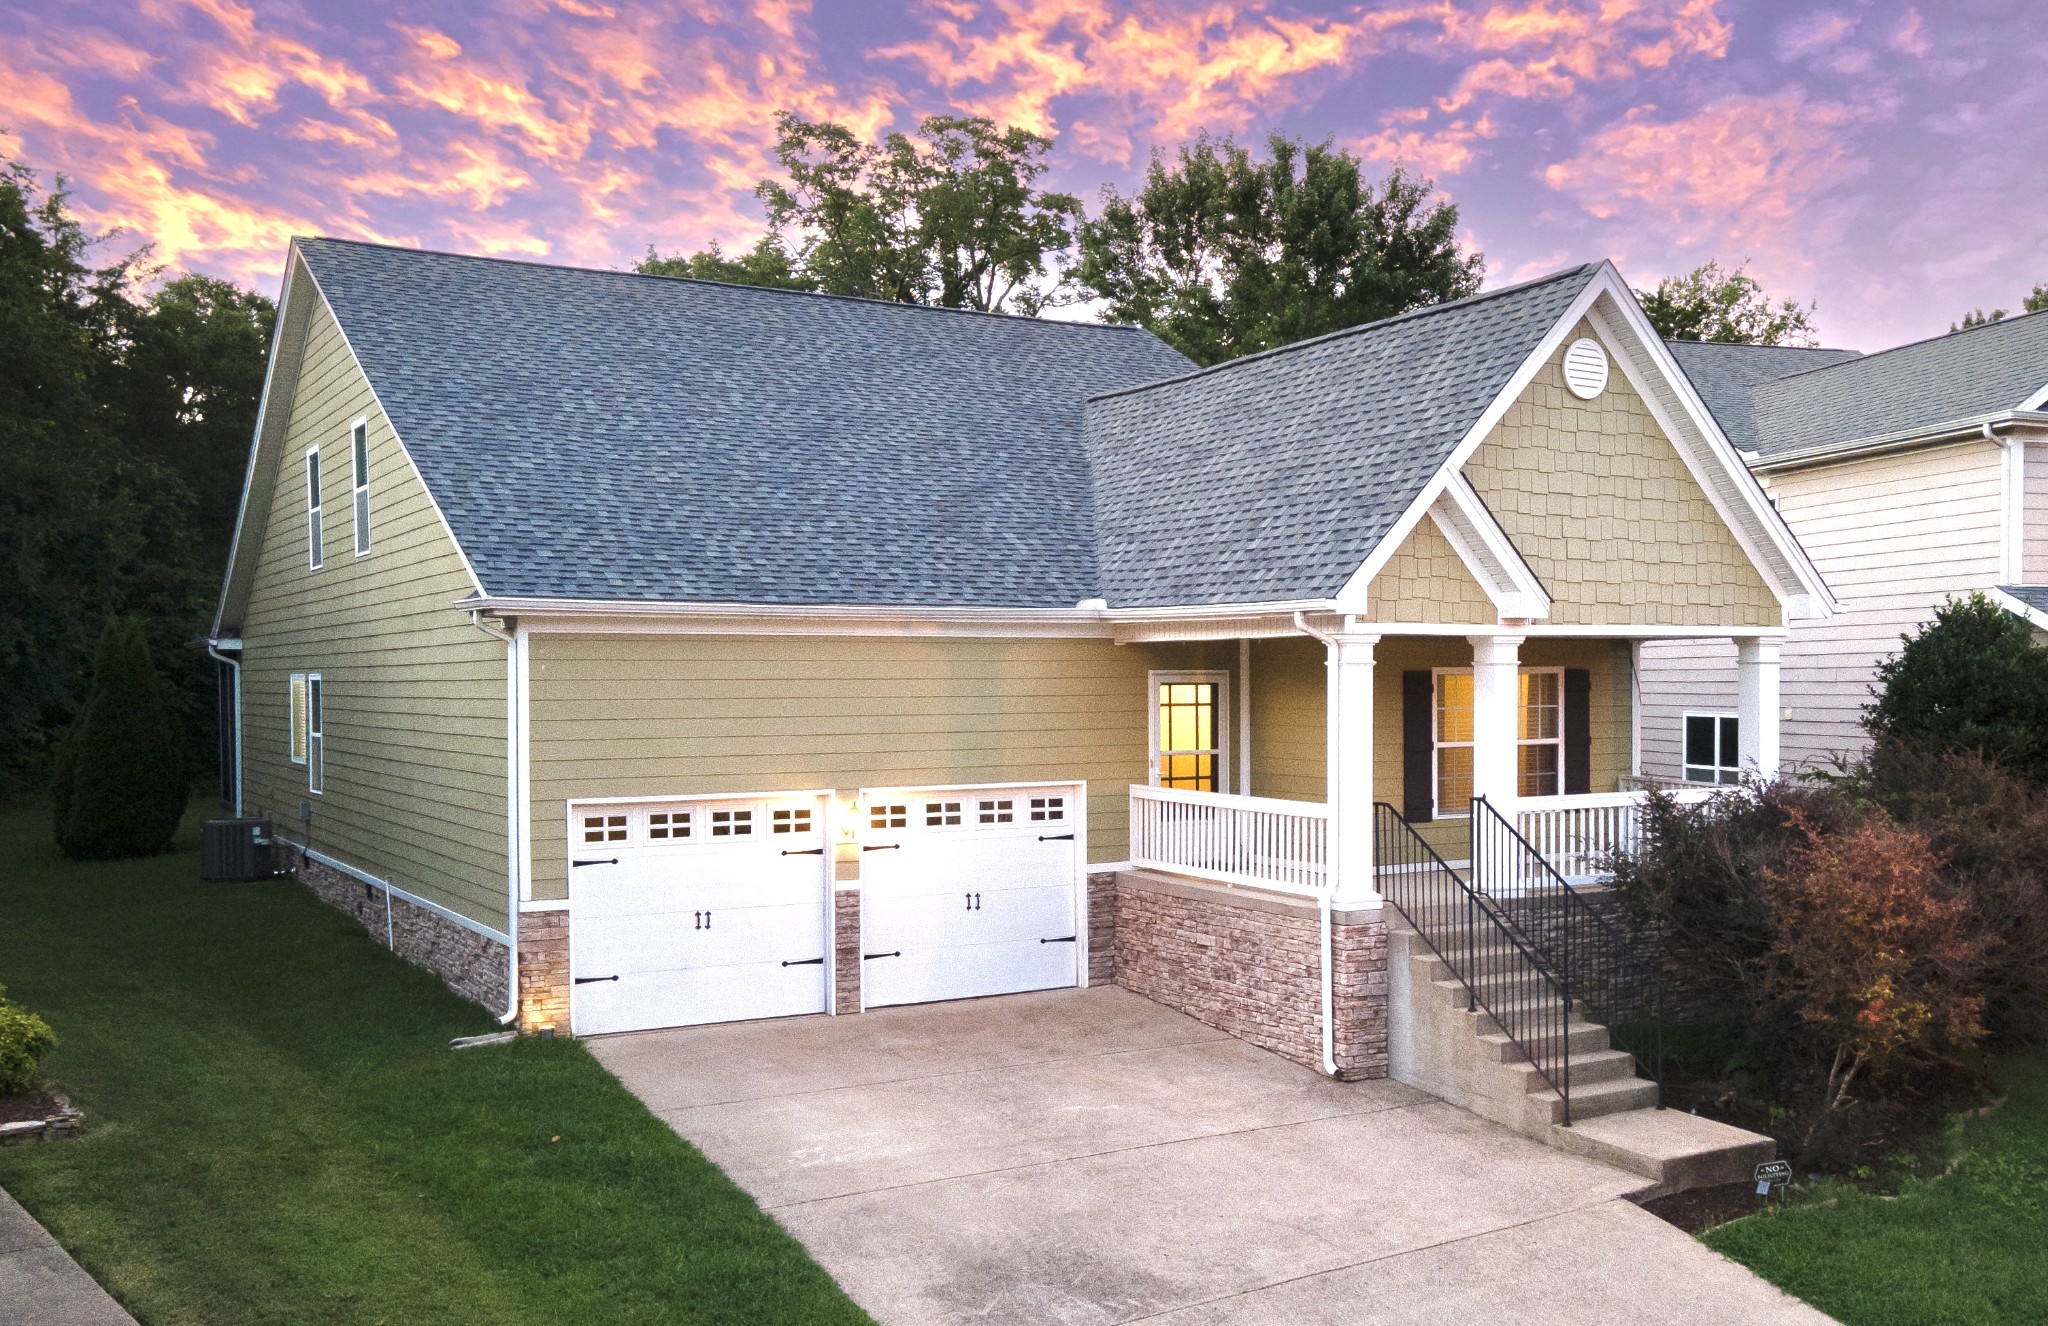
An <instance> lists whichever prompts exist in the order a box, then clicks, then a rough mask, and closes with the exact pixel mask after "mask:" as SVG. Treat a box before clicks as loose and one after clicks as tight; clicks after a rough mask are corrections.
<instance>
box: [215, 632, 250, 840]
mask: <svg viewBox="0 0 2048 1326" xmlns="http://www.w3.org/2000/svg"><path fill="white" fill-rule="evenodd" d="M206 653H207V656H208V657H210V658H212V659H213V660H214V661H215V662H217V663H225V664H227V665H228V666H229V667H230V668H233V669H234V673H235V818H236V819H240V818H242V660H241V659H239V658H229V657H228V656H227V655H226V654H223V653H221V652H220V650H218V649H216V648H214V645H213V641H212V640H210V639H209V640H208V641H207V642H206Z"/></svg>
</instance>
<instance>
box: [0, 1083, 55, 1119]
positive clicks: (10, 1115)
mask: <svg viewBox="0 0 2048 1326" xmlns="http://www.w3.org/2000/svg"><path fill="white" fill-rule="evenodd" d="M64 1108H65V1106H64V1102H63V1101H61V1100H59V1099H58V1098H57V1097H56V1096H55V1095H53V1094H52V1093H51V1092H50V1091H49V1090H48V1089H47V1088H44V1087H40V1086H35V1087H30V1088H29V1089H28V1090H27V1091H18V1092H16V1093H15V1094H14V1095H12V1096H0V1123H26V1122H28V1121H30V1120H34V1121H35V1122H37V1123H41V1122H42V1121H43V1120H44V1119H47V1118H50V1117H51V1116H52V1115H57V1114H62V1113H63V1112H64Z"/></svg>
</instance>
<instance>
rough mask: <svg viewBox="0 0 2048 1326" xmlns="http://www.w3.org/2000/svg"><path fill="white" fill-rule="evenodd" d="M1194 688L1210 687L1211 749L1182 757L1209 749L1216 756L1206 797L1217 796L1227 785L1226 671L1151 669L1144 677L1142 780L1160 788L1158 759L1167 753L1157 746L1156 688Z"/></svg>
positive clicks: (1228, 710)
mask: <svg viewBox="0 0 2048 1326" xmlns="http://www.w3.org/2000/svg"><path fill="white" fill-rule="evenodd" d="M1177 685H1196V686H1214V687H1215V688H1216V702H1215V704H1214V705H1212V706H1211V708H1210V715H1209V734H1210V735H1211V736H1212V737H1214V738H1216V744H1215V746H1213V747H1191V748H1189V749H1188V750H1187V751H1185V752H1178V753H1183V754H1192V755H1200V754H1202V753H1203V752H1204V751H1209V750H1213V751H1214V753H1215V756H1216V769H1215V774H1214V781H1215V786H1214V787H1212V788H1210V789H1209V793H1208V794H1209V795H1215V794H1216V793H1220V792H1222V791H1223V789H1225V788H1227V787H1229V786H1230V770H1231V761H1230V747H1231V742H1230V739H1229V738H1230V715H1231V713H1232V712H1233V711H1232V709H1231V707H1230V671H1229V669H1227V668H1154V669H1152V670H1151V671H1149V672H1147V673H1146V674H1145V705H1146V708H1145V715H1146V716H1145V734H1146V743H1147V747H1148V749H1147V750H1146V752H1145V780H1146V782H1147V784H1148V785H1150V786H1152V787H1160V786H1162V785H1161V783H1160V781H1159V757H1160V756H1162V755H1166V754H1171V753H1175V752H1169V751H1167V750H1165V749H1164V748H1163V747H1161V746H1160V744H1159V742H1160V739H1161V734H1160V731H1159V688H1160V687H1161V686H1177ZM1171 790H1174V791H1182V792H1186V791H1194V790H1196V789H1193V788H1175V789H1171Z"/></svg>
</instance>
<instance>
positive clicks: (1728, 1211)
mask: <svg viewBox="0 0 2048 1326" xmlns="http://www.w3.org/2000/svg"><path fill="white" fill-rule="evenodd" d="M1766 1204H1767V1203H1766V1202H1765V1201H1764V1199H1763V1198H1761V1197H1759V1196H1757V1195H1756V1185H1755V1184H1754V1183H1724V1184H1722V1185H1720V1186H1719V1187H1716V1188H1693V1189H1690V1190H1688V1191H1686V1192H1675V1193H1672V1194H1671V1195H1670V1196H1669V1197H1652V1198H1651V1199H1650V1200H1649V1201H1647V1202H1643V1203H1640V1205H1641V1206H1642V1208H1643V1209H1644V1210H1645V1211H1648V1212H1649V1213H1650V1214H1651V1215H1653V1216H1656V1217H1657V1218H1658V1219H1659V1220H1662V1221H1665V1222H1667V1223H1669V1224H1673V1225H1676V1226H1678V1227H1679V1228H1680V1229H1682V1230H1684V1231H1685V1232H1686V1233H1688V1234H1697V1233H1699V1232H1700V1231H1702V1230H1707V1229H1712V1228H1713V1227H1714V1226H1716V1225H1725V1224H1727V1223H1728V1222H1729V1221H1731V1220H1740V1219H1741V1218H1742V1217H1743V1216H1746V1215H1755V1214H1756V1213H1757V1212H1758V1211H1761V1210H1763V1209H1764V1207H1765V1205H1766Z"/></svg>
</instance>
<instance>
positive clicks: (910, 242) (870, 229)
mask: <svg viewBox="0 0 2048 1326" xmlns="http://www.w3.org/2000/svg"><path fill="white" fill-rule="evenodd" d="M1051 148H1052V140H1050V139H1048V138H1043V137H1041V136H1039V135H1037V134H1034V133H1030V132H1027V131H1026V130H1023V129H1018V128H1014V127H1013V128H1007V129H998V128H997V127H996V125H995V124H994V122H993V121H990V120H987V119H982V118H980V117H974V116H969V117H956V116H945V115H934V116H930V117H928V118H927V119H926V120H925V121H924V122H923V123H922V124H921V125H920V126H919V127H918V131H917V134H916V136H915V137H914V138H913V137H912V136H910V135H908V134H900V133H897V134H890V135H889V136H888V137H887V138H886V139H884V140H883V141H882V142H881V143H880V144H873V143H867V142H864V141H862V140H861V139H860V138H859V137H857V136H856V135H855V134H854V133H853V132H852V131H851V130H849V129H847V128H846V127H845V126H843V125H838V124H831V123H820V122H812V121H809V120H805V119H804V118H802V117H801V116H798V115H795V114H792V113H790V112H787V111H785V112H783V113H782V114H781V115H780V116H778V117H777V119H776V145H775V156H776V159H777V160H778V161H779V162H780V163H781V165H782V169H783V178H781V179H771V180H763V181H762V182H761V186H760V188H759V190H758V191H757V192H758V193H759V195H760V198H761V201H762V202H763V203H764V204H765V205H766V206H767V209H768V223H769V226H770V235H769V239H768V240H767V241H764V244H772V246H773V247H771V248H769V249H767V250H766V256H765V257H764V258H762V259H761V260H760V261H758V262H756V263H755V264H754V265H753V266H752V267H751V268H749V270H751V271H757V272H758V271H767V272H770V273H774V272H775V271H776V268H775V265H774V254H775V253H776V252H783V253H786V254H787V255H788V257H789V263H790V271H791V274H792V277H793V278H794V280H793V282H792V283H794V281H801V282H802V283H804V284H807V285H808V286H810V287H811V288H815V289H818V290H823V291H826V292H828V293H830V294H836V295H861V296H865V297H868V298H871V299H888V300H895V301H897V302H899V303H904V304H931V305H937V306H939V307H941V308H968V309H980V310H982V311H984V312H999V311H1014V312H1019V313H1029V314H1036V313H1039V312H1041V311H1043V310H1044V309H1045V308H1046V307H1047V306H1049V305H1051V304H1053V303H1056V302H1058V301H1059V299H1060V298H1061V295H1062V275H1061V271H1060V262H1061V260H1062V259H1063V258H1064V256H1065V255H1066V253H1067V252H1068V250H1069V249H1070V248H1071V247H1072V245H1073V229H1074V225H1075V224H1076V222H1077V221H1078V220H1079V218H1080V215H1081V205H1080V202H1079V201H1078V200H1077V199H1075V198H1074V197H1073V196H1072V195H1070V194H1064V193H1054V192H1049V191H1045V190H1041V189H1040V188H1039V187H1038V184H1037V181H1038V179H1039V177H1040V176H1042V175H1043V174H1044V173H1045V170H1046V165H1047V163H1046V159H1045V158H1046V153H1047V152H1048V151H1050V150H1051ZM763 252H764V250H763V249H762V248H761V247H759V246H757V248H756V250H755V254H757V255H759V254H762V253H763ZM751 256H752V255H750V257H751ZM700 257H701V258H704V259H706V265H707V267H709V266H710V265H711V264H713V263H716V262H729V261H731V260H729V259H724V258H723V255H721V254H719V253H718V252H717V250H715V249H713V250H707V251H706V252H705V253H704V254H700V255H696V256H694V257H693V258H691V259H690V260H689V261H690V262H691V263H692V264H695V263H696V262H697V259H698V258H700ZM748 261H749V260H748V259H742V260H741V262H742V264H743V266H744V265H746V264H747V263H748ZM643 270H644V268H643ZM693 274H695V273H694V272H693ZM757 283H762V282H757ZM775 283H777V284H780V283H782V282H780V281H778V282H775Z"/></svg>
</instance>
